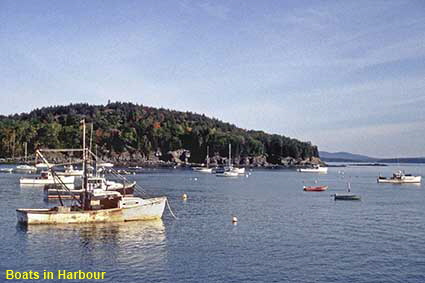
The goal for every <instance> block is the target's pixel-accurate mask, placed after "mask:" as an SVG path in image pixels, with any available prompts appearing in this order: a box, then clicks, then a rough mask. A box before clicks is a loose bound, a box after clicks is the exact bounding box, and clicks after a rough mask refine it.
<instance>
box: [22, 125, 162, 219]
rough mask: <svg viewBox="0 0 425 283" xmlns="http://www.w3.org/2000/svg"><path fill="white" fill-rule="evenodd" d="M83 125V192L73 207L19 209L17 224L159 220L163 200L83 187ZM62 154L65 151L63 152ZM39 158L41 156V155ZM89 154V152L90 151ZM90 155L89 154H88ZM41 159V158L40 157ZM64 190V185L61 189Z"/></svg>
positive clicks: (86, 177) (84, 149)
mask: <svg viewBox="0 0 425 283" xmlns="http://www.w3.org/2000/svg"><path fill="white" fill-rule="evenodd" d="M82 124H83V149H82V150H80V151H82V153H83V162H84V163H83V170H84V176H83V192H81V194H80V199H78V200H77V199H73V202H74V204H73V205H70V206H64V205H63V203H62V200H60V201H61V206H57V207H53V208H45V209H28V208H19V209H17V210H16V212H17V219H18V222H20V223H24V224H75V223H99V222H122V221H132V220H150V219H159V218H161V217H162V214H163V212H164V208H165V204H166V202H167V198H166V197H155V198H140V197H127V196H123V195H122V194H120V193H119V192H115V191H104V190H101V189H91V188H90V187H89V186H88V185H87V183H88V182H87V181H88V175H87V166H86V165H87V154H88V153H89V152H90V151H89V150H88V149H87V148H86V145H85V123H84V120H83V121H82ZM64 151H66V150H64ZM39 153H40V156H41V157H42V155H41V152H39ZM90 153H91V152H90ZM91 154H92V153H91ZM42 158H43V157H42ZM64 187H65V188H66V186H64Z"/></svg>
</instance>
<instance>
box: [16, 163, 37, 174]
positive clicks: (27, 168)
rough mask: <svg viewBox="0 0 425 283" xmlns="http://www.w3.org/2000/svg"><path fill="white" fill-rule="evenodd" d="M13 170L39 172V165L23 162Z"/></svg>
mask: <svg viewBox="0 0 425 283" xmlns="http://www.w3.org/2000/svg"><path fill="white" fill-rule="evenodd" d="M13 171H14V172H16V173H35V172H37V167H35V166H31V165H26V164H23V165H18V166H16V167H15V169H13Z"/></svg>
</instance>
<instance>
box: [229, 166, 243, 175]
mask: <svg viewBox="0 0 425 283" xmlns="http://www.w3.org/2000/svg"><path fill="white" fill-rule="evenodd" d="M230 170H231V171H232V172H235V173H237V174H239V175H244V174H245V168H237V167H232V168H231V169H230Z"/></svg>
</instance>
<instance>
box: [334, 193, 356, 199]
mask: <svg viewBox="0 0 425 283" xmlns="http://www.w3.org/2000/svg"><path fill="white" fill-rule="evenodd" d="M334 200H361V197H360V196H359V195H354V194H334Z"/></svg>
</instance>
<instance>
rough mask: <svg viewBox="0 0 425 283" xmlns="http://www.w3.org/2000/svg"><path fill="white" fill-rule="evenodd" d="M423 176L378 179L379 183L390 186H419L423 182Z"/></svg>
mask: <svg viewBox="0 0 425 283" xmlns="http://www.w3.org/2000/svg"><path fill="white" fill-rule="evenodd" d="M421 179H422V177H421V176H404V177H402V178H389V179H386V178H378V183H389V184H415V183H416V184H417V183H420V182H421Z"/></svg>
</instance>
